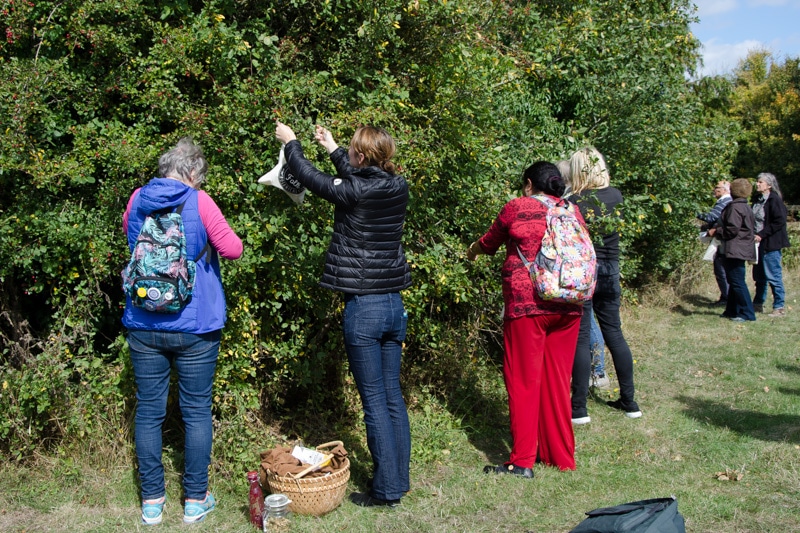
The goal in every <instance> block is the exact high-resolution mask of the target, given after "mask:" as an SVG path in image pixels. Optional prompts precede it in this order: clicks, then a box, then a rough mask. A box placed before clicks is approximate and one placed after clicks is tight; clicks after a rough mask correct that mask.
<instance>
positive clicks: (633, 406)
mask: <svg viewBox="0 0 800 533" xmlns="http://www.w3.org/2000/svg"><path fill="white" fill-rule="evenodd" d="M606 405H608V406H609V407H612V408H614V409H619V410H620V411H625V416H627V417H628V418H641V417H642V411H641V410H640V409H639V404H637V403H636V402H634V401H630V402H623V401H622V398H620V399H619V400H614V401H610V402H606Z"/></svg>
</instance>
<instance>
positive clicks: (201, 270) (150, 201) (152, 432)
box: [122, 138, 242, 525]
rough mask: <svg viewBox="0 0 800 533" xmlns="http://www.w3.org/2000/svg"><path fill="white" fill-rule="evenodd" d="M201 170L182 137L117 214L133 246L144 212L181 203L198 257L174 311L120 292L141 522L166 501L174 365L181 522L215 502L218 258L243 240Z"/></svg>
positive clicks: (233, 252)
mask: <svg viewBox="0 0 800 533" xmlns="http://www.w3.org/2000/svg"><path fill="white" fill-rule="evenodd" d="M207 169H208V163H207V162H206V159H205V157H204V156H203V151H202V150H201V148H200V147H199V146H197V145H195V144H194V143H193V142H192V140H191V139H188V138H184V139H181V140H180V142H179V143H178V144H177V146H175V147H174V148H173V149H172V150H170V151H169V152H167V153H165V154H164V155H162V156H161V158H160V159H159V161H158V171H159V175H160V176H161V177H159V178H153V179H152V180H150V182H149V183H147V185H145V186H144V187H142V188H140V189H137V190H135V191H134V192H133V194H132V195H131V198H130V200H129V201H128V208H127V209H126V211H125V214H124V215H123V217H122V227H123V230H124V231H125V234H126V235H127V237H128V245H129V246H130V249H131V251H133V249H134V246H135V245H136V240H137V237H138V236H139V232H140V231H141V229H142V225H143V223H144V220H145V218H146V217H147V215H149V214H150V213H152V212H154V211H161V210H164V209H170V208H175V209H177V208H179V207H180V206H183V207H182V210H181V212H180V214H181V218H182V219H183V225H184V231H185V237H186V255H187V257H189V258H191V259H195V258H198V257H199V258H198V259H197V272H196V278H195V283H194V287H193V290H192V298H191V300H189V302H188V304H187V305H186V306H185V307H183V308H182V309H181V310H180V311H179V312H177V313H172V314H165V313H157V312H153V311H149V310H147V309H144V308H142V307H137V306H135V305H133V302H132V301H131V298H130V295H126V302H125V313H124V315H123V317H122V323H123V325H124V326H125V327H126V328H127V330H128V331H127V339H128V346H129V348H130V352H131V362H132V364H133V372H134V376H135V379H136V429H135V440H136V457H137V458H138V461H139V479H140V482H141V490H142V522H143V523H144V524H147V525H154V524H159V523H161V521H162V517H163V510H164V504H165V502H166V489H165V486H164V465H163V463H162V461H161V449H162V443H161V439H162V426H163V424H164V419H165V418H166V414H167V396H168V393H169V383H170V373H171V370H172V367H173V366H174V367H175V369H176V370H177V373H178V393H179V395H178V399H179V403H180V409H181V415H182V417H183V423H184V426H185V433H186V437H185V438H186V441H185V445H184V462H185V465H184V473H183V493H184V498H185V504H184V515H183V521H184V522H186V523H193V522H199V521H200V520H203V519H204V518H205V516H206V515H207V514H208V513H209V512H211V511H212V510H213V509H214V505H215V501H214V496H212V495H211V493H210V492H209V491H208V466H209V464H210V463H211V440H212V427H211V386H212V383H213V381H214V372H215V370H216V366H217V354H218V353H219V341H220V332H221V330H222V326H223V325H224V324H225V318H226V309H225V294H224V292H223V290H222V278H221V276H220V270H219V257H223V258H225V259H238V258H239V257H240V256H241V255H242V241H241V239H239V237H238V236H237V235H236V234H235V233H234V232H233V230H232V229H231V227H230V226H229V225H228V222H227V221H226V220H225V217H224V216H223V215H222V213H221V212H220V210H219V207H217V205H216V204H215V203H214V200H212V199H211V197H210V196H209V195H208V194H206V193H205V192H203V191H201V190H199V189H200V187H201V186H202V184H203V183H204V182H205V179H206V171H207ZM207 247H208V248H207ZM204 250H205V252H204ZM201 253H202V255H201Z"/></svg>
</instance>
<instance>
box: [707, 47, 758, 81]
mask: <svg viewBox="0 0 800 533" xmlns="http://www.w3.org/2000/svg"><path fill="white" fill-rule="evenodd" d="M763 48H767V46H766V45H765V44H764V43H762V42H761V41H755V40H747V41H742V42H739V43H733V44H728V43H717V41H716V39H711V40H710V41H708V42H707V43H703V50H702V54H703V67H702V68H701V69H700V71H699V72H698V75H699V76H715V75H721V74H727V73H729V72H731V71H732V70H733V69H734V68H736V66H737V65H738V64H739V61H740V60H742V59H744V58H745V57H747V53H748V52H750V51H751V50H756V49H763Z"/></svg>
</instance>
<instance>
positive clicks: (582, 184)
mask: <svg viewBox="0 0 800 533" xmlns="http://www.w3.org/2000/svg"><path fill="white" fill-rule="evenodd" d="M569 169H570V172H569V173H570V183H571V185H572V192H573V194H580V193H582V192H583V191H587V190H592V189H604V188H606V187H608V186H609V184H610V183H611V176H609V174H608V167H606V160H605V159H604V158H603V154H601V153H600V152H598V151H597V149H596V148H594V147H593V146H587V147H586V148H581V149H580V150H578V151H577V152H575V153H574V154H572V157H570V158H569Z"/></svg>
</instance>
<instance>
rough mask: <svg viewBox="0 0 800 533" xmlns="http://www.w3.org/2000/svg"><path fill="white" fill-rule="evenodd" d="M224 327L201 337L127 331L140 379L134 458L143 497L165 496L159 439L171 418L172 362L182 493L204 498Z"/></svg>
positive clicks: (135, 373) (176, 333)
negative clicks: (181, 439) (181, 437)
mask: <svg viewBox="0 0 800 533" xmlns="http://www.w3.org/2000/svg"><path fill="white" fill-rule="evenodd" d="M219 340H220V331H219V330H217V331H212V332H210V333H204V334H201V335H195V334H192V333H180V332H171V331H147V330H132V331H130V332H128V346H129V347H130V352H131V362H132V363H133V373H134V376H135V378H136V401H137V403H136V430H135V439H136V457H137V458H138V460H139V480H140V481H141V484H142V499H145V500H147V499H151V498H160V497H161V496H164V494H165V489H164V465H163V464H162V462H161V449H162V444H161V437H162V426H163V424H164V419H165V418H166V416H167V396H168V394H169V382H170V373H171V370H172V365H173V364H174V365H175V369H176V370H177V373H178V402H179V405H180V408H181V415H182V417H183V424H184V426H185V432H186V441H185V444H184V474H183V493H184V497H186V498H191V499H199V500H202V499H203V498H205V497H206V490H208V465H209V464H210V463H211V436H212V429H211V385H212V383H213V381H214V371H215V370H216V367H217V355H218V353H219Z"/></svg>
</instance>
